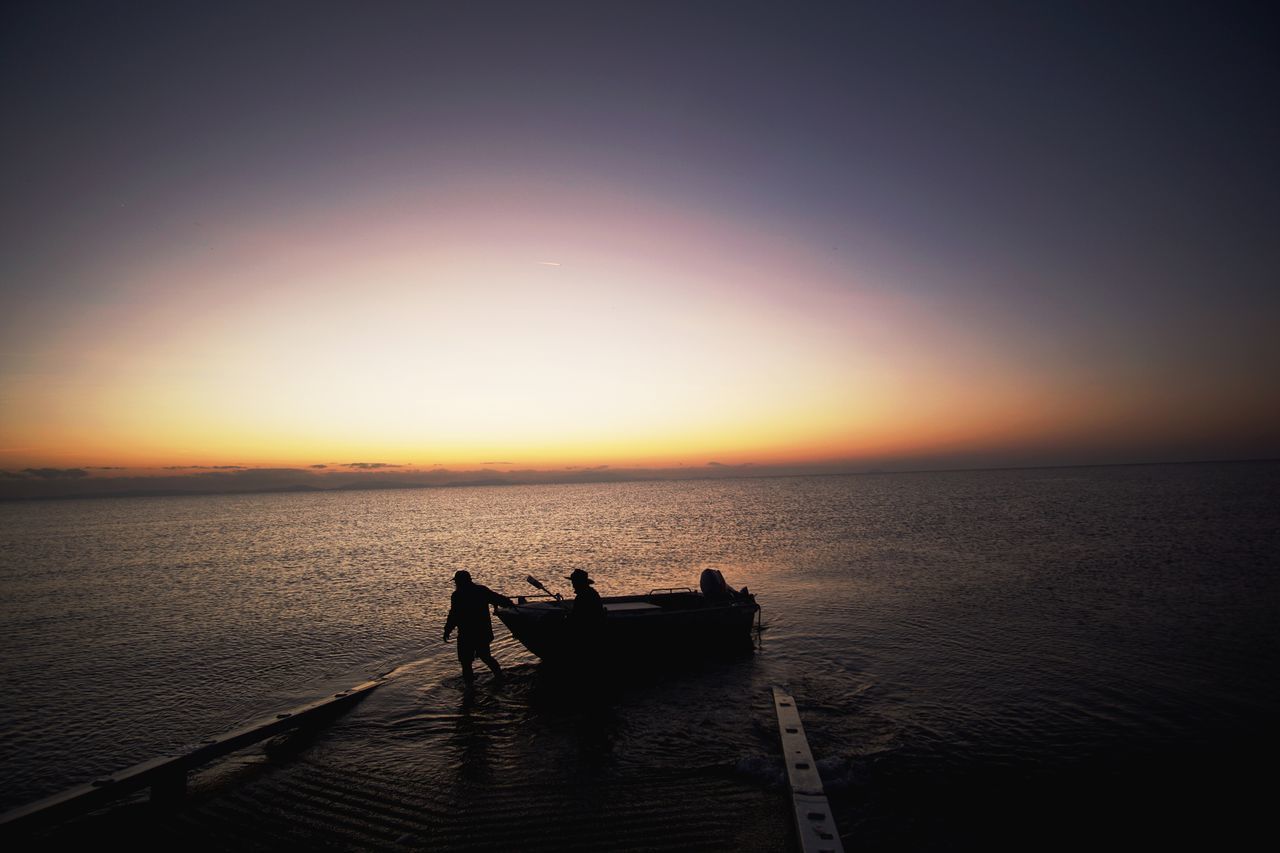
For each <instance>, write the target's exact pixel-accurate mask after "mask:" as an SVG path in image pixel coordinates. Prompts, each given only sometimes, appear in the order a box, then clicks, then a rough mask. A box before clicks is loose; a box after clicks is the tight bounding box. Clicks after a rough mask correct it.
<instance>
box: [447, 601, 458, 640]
mask: <svg viewBox="0 0 1280 853" xmlns="http://www.w3.org/2000/svg"><path fill="white" fill-rule="evenodd" d="M456 627H458V620H457V619H455V618H454V617H453V605H452V602H451V603H450V605H449V616H448V617H447V618H446V619H445V620H444V641H445V642H446V643H447V642H449V635H450V634H452V633H453V629H454V628H456Z"/></svg>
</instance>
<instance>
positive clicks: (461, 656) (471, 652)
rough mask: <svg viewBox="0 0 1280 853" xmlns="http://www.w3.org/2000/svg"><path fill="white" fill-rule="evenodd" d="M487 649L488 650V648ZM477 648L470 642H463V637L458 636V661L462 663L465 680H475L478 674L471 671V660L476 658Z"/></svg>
mask: <svg viewBox="0 0 1280 853" xmlns="http://www.w3.org/2000/svg"><path fill="white" fill-rule="evenodd" d="M486 651H487V650H486ZM475 657H476V649H475V647H474V646H472V645H471V644H470V643H466V642H463V640H462V638H461V637H459V638H458V663H460V664H462V679H463V680H464V681H475V680H476V674H475V673H474V672H472V671H471V662H472V661H473V660H475Z"/></svg>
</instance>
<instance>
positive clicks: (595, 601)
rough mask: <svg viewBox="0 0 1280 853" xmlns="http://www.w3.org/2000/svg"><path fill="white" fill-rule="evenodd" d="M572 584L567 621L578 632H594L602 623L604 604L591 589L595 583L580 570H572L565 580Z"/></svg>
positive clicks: (598, 594) (598, 595)
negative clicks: (568, 620)
mask: <svg viewBox="0 0 1280 853" xmlns="http://www.w3.org/2000/svg"><path fill="white" fill-rule="evenodd" d="M565 580H567V581H569V582H570V583H571V584H573V593H574V598H573V609H572V610H570V611H569V619H570V621H571V622H573V624H574V625H576V626H578V628H579V630H594V629H595V628H597V627H598V626H599V625H600V624H601V623H603V622H604V602H603V601H601V600H600V593H598V592H596V591H595V590H594V589H592V588H591V585H592V584H594V583H595V581H593V580H592V579H591V578H590V577H589V576H588V575H587V573H586V572H584V571H583V570H582V569H574V570H573V573H572V574H570V575H569V577H567V578H565Z"/></svg>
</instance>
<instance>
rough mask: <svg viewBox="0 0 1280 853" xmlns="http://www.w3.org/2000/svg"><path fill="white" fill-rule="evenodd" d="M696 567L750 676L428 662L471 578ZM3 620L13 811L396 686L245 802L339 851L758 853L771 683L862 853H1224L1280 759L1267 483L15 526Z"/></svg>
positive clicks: (1061, 480) (1211, 480)
mask: <svg viewBox="0 0 1280 853" xmlns="http://www.w3.org/2000/svg"><path fill="white" fill-rule="evenodd" d="M705 566H716V567H719V568H720V569H721V570H722V571H723V572H724V574H725V576H726V578H727V579H728V580H729V582H730V583H731V584H733V585H735V586H742V585H748V586H749V587H750V588H751V590H752V591H753V592H755V593H757V595H758V597H759V601H760V603H761V604H762V605H763V608H764V610H763V617H764V624H765V626H766V630H765V632H764V634H763V637H762V644H761V648H760V650H759V651H758V652H757V653H756V654H754V655H753V656H750V657H746V658H742V659H739V660H734V661H730V662H724V663H718V664H713V665H703V666H699V667H694V668H692V669H684V670H680V671H676V672H672V673H670V674H669V675H666V676H661V675H657V676H655V675H653V674H649V675H646V676H644V677H637V678H636V679H628V678H625V677H623V678H621V679H615V681H614V683H613V684H612V686H610V687H609V688H608V689H607V690H605V691H602V692H601V693H600V694H599V695H597V696H594V697H593V699H592V701H589V702H583V701H580V699H572V698H570V699H566V698H564V697H563V696H562V695H560V693H559V692H558V691H559V688H558V687H557V686H556V685H555V684H554V683H548V682H547V680H546V679H545V677H544V674H542V673H540V671H539V668H538V667H537V665H536V661H535V659H534V658H533V657H532V656H531V655H529V654H528V653H527V652H525V651H524V650H523V648H521V647H520V646H519V645H518V644H516V643H514V641H512V640H511V639H510V637H509V636H508V635H507V634H506V631H505V629H504V628H502V627H501V625H500V624H498V623H496V621H495V628H496V633H497V634H498V637H499V639H498V642H497V643H496V644H495V653H496V654H497V656H498V657H499V659H501V660H502V661H503V662H504V663H505V664H507V665H508V666H509V667H510V668H511V674H512V677H511V679H510V680H509V682H508V684H506V685H504V686H502V687H493V686H490V685H487V684H486V683H485V682H484V676H481V679H482V680H481V686H480V688H479V689H478V690H477V691H475V693H474V694H470V695H467V694H466V693H465V692H464V691H463V690H462V689H461V683H460V679H459V677H458V672H457V664H456V660H455V659H454V657H453V647H452V646H446V645H444V644H443V643H441V642H440V632H441V628H442V625H443V622H444V614H445V610H446V609H447V604H448V593H449V590H450V588H451V584H450V578H451V576H452V574H453V572H454V571H455V570H457V569H462V568H465V569H468V570H470V571H471V572H472V573H473V575H475V577H476V579H477V580H479V581H480V582H482V583H486V584H488V585H489V586H491V587H493V588H494V589H497V590H501V591H505V592H508V593H511V594H513V595H515V594H519V593H522V592H526V591H528V588H527V587H525V585H524V583H523V578H524V577H525V575H526V574H530V573H532V574H534V575H535V576H537V577H539V578H541V579H542V580H543V581H544V582H547V583H548V585H551V586H552V587H553V588H558V589H560V590H561V591H565V592H567V591H568V583H567V582H566V581H564V580H562V578H563V577H564V576H565V575H567V574H569V572H570V571H571V570H573V569H575V568H583V569H587V570H588V571H590V572H591V574H592V576H593V577H594V578H596V579H597V588H598V589H599V590H600V591H601V592H602V594H604V595H610V594H626V593H632V592H637V591H641V592H642V591H647V590H648V589H649V588H651V587H668V586H682V585H693V586H696V584H697V578H698V573H699V572H700V570H701V569H702V568H703V567H705ZM0 592H2V593H3V598H2V599H0V648H2V649H3V656H0V690H2V695H0V719H2V723H3V724H2V728H0V808H9V807H12V806H16V805H19V804H22V803H24V802H26V801H28V800H31V799H34V798H38V797H40V796H43V795H46V794H50V793H54V792H56V791H58V790H60V789H62V788H64V787H67V786H69V785H71V784H75V783H79V782H82V781H86V780H89V779H92V778H94V777H95V775H99V774H103V773H106V772H109V771H112V770H115V769H119V768H121V767H123V766H126V765H129V764H131V763H134V762H137V761H141V760H143V759H147V758H151V757H153V756H156V755H160V754H163V753H165V752H168V751H171V750H175V749H178V748H180V747H183V746H186V745H191V744H194V743H195V742H198V741H200V740H202V739H204V738H207V737H211V736H214V735H217V734H220V733H222V732H223V731H226V730H228V729H230V728H232V727H234V726H235V725H237V724H239V723H243V722H247V721H251V720H254V719H257V718H259V717H261V716H263V715H264V714H268V713H273V712H275V711H279V710H282V709H285V708H288V707H291V706H293V705H296V704H299V703H301V702H303V701H307V700H310V699H313V698H318V697H320V696H323V695H325V694H326V693H328V692H330V691H332V690H334V689H335V688H336V689H341V688H343V687H347V686H350V685H351V684H354V683H356V682H358V681H360V680H363V679H364V678H366V677H368V676H370V675H375V674H386V673H390V674H391V677H390V680H389V681H388V683H387V684H386V685H385V686H384V687H382V688H380V689H379V690H378V691H376V692H375V693H374V694H373V695H372V696H371V697H370V698H369V699H368V700H367V701H366V702H364V703H363V704H362V705H360V706H358V707H357V709H356V710H355V711H353V712H352V713H351V714H350V715H349V716H347V717H345V718H344V719H343V720H341V721H340V722H339V723H338V724H337V725H336V726H335V727H334V728H333V729H332V730H331V731H329V732H327V733H326V734H325V735H324V738H323V740H322V742H321V743H318V744H316V745H315V746H314V747H313V748H312V750H311V751H309V752H306V753H304V754H303V755H302V756H301V757H300V758H298V759H296V761H295V763H293V764H291V765H289V766H287V767H283V768H278V769H277V768H273V767H271V766H270V765H263V766H262V767H260V768H259V769H258V770H257V771H256V775H254V776H253V778H252V779H250V780H247V781H245V782H244V784H245V785H247V786H249V787H248V788H247V789H246V790H254V789H253V787H252V786H255V785H256V786H258V789H259V790H272V789H270V786H271V785H272V784H276V785H277V787H278V788H279V789H280V790H279V791H276V793H275V794H273V796H276V795H278V796H283V794H282V793H281V791H283V790H285V789H286V788H287V790H288V791H290V792H293V793H291V794H290V795H291V796H299V797H302V796H310V797H311V798H312V799H313V800H316V801H319V799H322V798H323V797H326V796H329V795H328V794H326V793H325V791H328V790H330V789H331V788H342V787H344V785H345V786H349V791H348V792H347V793H346V794H345V796H346V798H347V799H345V800H341V801H340V802H337V801H333V800H332V797H330V799H328V800H325V802H326V804H327V805H326V806H325V814H326V815H327V816H326V817H323V818H320V817H317V818H315V819H314V820H311V821H310V822H309V823H308V822H307V821H306V820H304V819H300V820H302V822H303V823H304V824H306V825H308V826H309V827H310V829H309V830H308V831H310V832H311V833H313V836H311V837H313V838H322V837H324V835H325V833H329V834H330V835H331V836H333V837H339V836H340V837H343V838H346V839H347V842H346V844H347V845H348V846H360V847H364V846H369V847H376V846H379V845H380V840H381V839H383V836H385V842H386V844H387V845H390V846H396V845H399V846H406V845H407V846H410V847H412V846H424V847H434V848H454V847H457V848H464V847H476V848H485V847H491V848H497V847H507V848H508V849H518V848H522V847H523V848H529V849H534V848H537V847H538V843H535V842H536V841H537V839H538V838H542V837H543V836H542V835H540V833H542V832H543V829H542V827H543V826H544V823H543V822H545V821H548V820H550V821H555V820H570V821H572V820H576V819H582V820H588V819H590V820H594V821H596V822H598V823H600V824H601V825H608V824H610V823H611V822H612V827H613V829H612V832H613V833H614V834H612V835H610V836H609V838H610V843H611V844H615V845H617V846H623V847H627V846H630V847H643V846H647V844H648V843H649V842H653V843H655V844H656V841H655V839H659V838H660V836H661V833H662V831H663V830H662V818H661V815H662V813H663V810H664V809H669V810H670V812H671V814H672V815H673V817H672V818H671V820H672V824H671V825H672V826H676V825H677V824H679V825H681V826H684V824H680V820H681V818H680V815H681V814H682V813H683V812H682V811H681V810H682V809H683V810H684V812H687V811H689V810H690V809H694V808H696V809H700V810H704V811H705V813H706V814H708V815H711V814H714V815H716V816H717V818H716V820H720V821H721V823H719V824H718V823H716V820H711V821H710V822H709V823H708V824H707V825H708V826H710V827H711V829H709V830H708V831H707V834H705V835H698V834H697V832H696V831H694V830H688V829H682V830H681V831H682V832H684V833H685V835H684V836H683V841H684V843H685V846H690V847H706V848H714V847H717V846H738V847H754V848H756V849H776V847H777V846H779V845H784V844H787V843H789V840H788V837H787V835H786V834H787V833H788V832H789V829H788V827H787V824H786V821H787V819H788V818H787V811H786V809H787V800H786V797H785V792H786V789H785V783H784V782H783V767H782V762H781V758H780V756H779V754H778V747H777V743H776V728H775V724H774V718H773V711H772V704H771V699H770V696H769V689H768V688H769V685H771V684H783V685H787V686H789V687H790V689H791V690H792V692H793V693H794V694H795V696H796V698H797V700H798V703H799V706H800V709H801V713H802V716H803V717H804V721H805V726H806V729H807V731H808V734H809V739H810V743H811V745H812V746H813V749H814V752H815V755H816V756H817V757H818V759H819V764H820V769H821V771H822V774H823V778H824V780H825V782H826V785H827V790H828V794H829V795H830V797H831V800H832V805H833V808H834V809H835V816H836V819H837V823H838V825H839V827H840V830H841V833H842V835H843V837H844V840H845V844H846V846H848V847H850V848H864V849H865V848H871V849H885V850H891V849H978V848H985V847H990V846H993V845H998V846H1002V845H1009V846H1015V845H1019V844H1020V845H1022V846H1031V847H1043V846H1050V847H1053V846H1057V845H1059V844H1061V845H1062V846H1064V847H1066V846H1073V845H1078V844H1088V845H1089V846H1090V847H1092V848H1095V849H1096V848H1098V847H1102V848H1104V849H1106V848H1114V849H1119V848H1121V847H1125V846H1131V845H1134V844H1141V843H1157V842H1169V841H1179V842H1202V843H1213V844H1216V845H1219V846H1221V845H1229V844H1232V843H1233V840H1242V838H1243V833H1245V832H1247V831H1248V830H1250V829H1257V828H1258V827H1260V826H1263V820H1264V819H1265V817H1266V814H1267V810H1268V809H1269V808H1270V807H1271V803H1270V799H1271V798H1270V797H1269V796H1268V794H1269V787H1267V788H1266V790H1264V789H1262V788H1260V787H1258V784H1257V783H1255V782H1253V781H1252V780H1251V774H1252V772H1253V771H1255V770H1258V769H1261V770H1264V771H1265V772H1267V773H1268V774H1269V773H1270V772H1272V771H1273V770H1274V763H1273V762H1274V759H1275V758H1276V757H1277V754H1278V753H1280V750H1278V749H1277V740H1276V735H1275V732H1274V728H1273V724H1274V723H1275V721H1276V720H1277V719H1280V715H1278V712H1280V676H1278V675H1277V673H1280V666H1278V664H1280V465H1277V464H1273V463H1248V464H1244V463H1242V464H1222V465H1210V464H1206V465H1181V466H1143V467H1111V468H1092V469H1087V468H1082V469H1052V470H1025V471H991V472H960V473H934V474H900V475H898V474H895V475H866V476H848V477H818V478H780V479H754V480H718V481H698V482H662V483H627V484H609V485H582V486H520V487H488V488H459V489H424V490H413V491H357V492H344V493H334V494H273V495H251V496H216V497H192V498H180V497H175V498H133V499H105V500H92V501H58V502H32V503H7V504H0ZM614 675H615V676H617V675H623V676H625V674H619V673H614ZM290 774H292V776H290ZM279 778H285V779H290V780H291V781H290V782H289V784H288V785H287V786H285V785H283V783H279V782H273V781H272V779H279ZM337 780H343V781H342V782H338V781H337ZM263 786H267V787H266V788H264V787H263ZM308 786H311V788H308ZM226 787H228V788H235V787H236V786H233V785H227V786H226ZM307 790H311V794H309V795H308V794H306V791H307ZM299 791H302V792H303V793H297V792H299ZM228 796H237V795H236V794H228ZM646 798H648V799H646ZM664 798H666V799H665V800H664ZM406 799H407V800H408V801H410V802H412V803H413V806H412V807H411V808H401V804H403V802H404V801H405V800H406ZM643 803H649V805H648V806H645V807H644V808H641V806H640V805H638V804H643ZM313 805H314V803H313ZM244 808H248V807H247V806H246V807H244ZM298 808H299V809H302V806H301V805H299V806H298ZM433 809H434V811H433ZM557 810H559V814H558V815H557V814H555V812H556V811H557ZM565 811H569V812H571V814H568V815H566V814H564V812H565ZM480 812H483V814H481V813H480ZM549 813H551V814H549ZM344 814H345V815H346V817H345V818H344V817H342V815H344ZM370 815H372V817H370ZM424 815H425V816H426V817H424ZM433 815H434V816H433ZM495 816H496V817H495ZM326 821H329V823H326ZM334 822H336V823H334ZM687 823H688V824H689V825H690V826H692V825H694V823H693V822H691V821H690V822H687ZM362 827H363V828H362ZM726 827H727V829H726ZM735 827H736V828H738V829H735ZM713 830H714V831H713ZM274 831H281V830H274V829H272V828H271V827H270V826H269V825H268V824H265V823H264V824H262V826H261V827H259V829H258V830H256V832H257V834H256V835H255V838H256V839H257V840H258V841H259V842H260V843H262V844H264V845H268V846H270V845H271V844H272V841H271V839H272V838H273V836H272V835H271V832H274ZM583 831H584V832H585V831H586V830H583ZM673 831H674V830H673ZM361 832H364V833H365V835H360V833H361ZM735 832H737V835H736V836H735V834H734V833H735ZM352 833H355V834H354V835H352ZM379 833H381V834H379ZM503 833H506V834H505V835H504V834H503ZM690 833H692V834H690ZM726 833H727V834H726ZM301 837H307V836H301ZM566 837H568V836H566ZM591 837H592V836H590V835H589V833H588V834H587V835H582V834H581V833H579V835H575V836H573V838H576V839H578V840H579V841H581V843H582V845H584V846H587V847H590V846H592V845H591V844H590V843H588V842H590V839H591ZM351 839H354V841H352V840H351ZM583 839H586V840H583ZM726 839H728V840H726ZM277 840H279V839H277ZM294 840H295V841H296V840H297V837H294ZM544 840H545V839H544ZM546 843H547V845H549V846H554V845H550V842H549V841H547V842H546ZM569 846H571V845H569Z"/></svg>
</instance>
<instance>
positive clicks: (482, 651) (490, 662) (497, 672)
mask: <svg viewBox="0 0 1280 853" xmlns="http://www.w3.org/2000/svg"><path fill="white" fill-rule="evenodd" d="M476 657H478V658H480V660H482V661H484V665H485V666H487V667H489V669H491V670H493V674H494V676H496V677H497V678H501V677H502V667H500V666H498V662H497V661H496V660H494V659H493V655H491V654H489V644H488V643H485V644H484V645H483V646H479V647H478V648H477V649H476Z"/></svg>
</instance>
